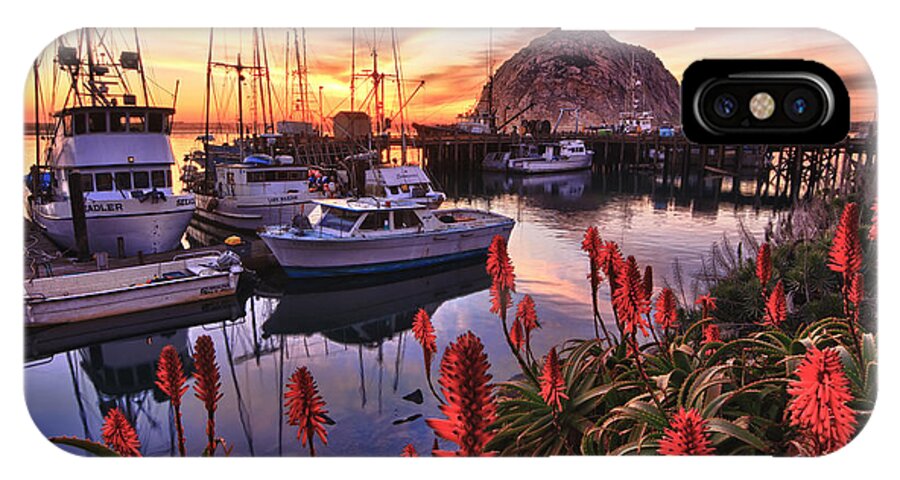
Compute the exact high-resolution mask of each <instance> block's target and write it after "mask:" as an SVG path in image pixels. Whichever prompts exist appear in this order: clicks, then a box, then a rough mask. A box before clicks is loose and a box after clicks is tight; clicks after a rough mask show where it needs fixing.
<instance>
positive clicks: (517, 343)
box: [509, 317, 525, 350]
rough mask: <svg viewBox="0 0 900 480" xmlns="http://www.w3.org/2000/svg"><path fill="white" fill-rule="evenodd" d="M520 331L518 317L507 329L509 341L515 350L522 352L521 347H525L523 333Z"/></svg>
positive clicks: (520, 323) (520, 324) (520, 326)
mask: <svg viewBox="0 0 900 480" xmlns="http://www.w3.org/2000/svg"><path fill="white" fill-rule="evenodd" d="M522 330H523V328H522V322H521V321H520V320H519V317H516V319H515V320H513V323H512V326H510V327H509V340H510V341H512V344H513V346H514V347H516V350H522V347H524V346H525V332H523V331H522Z"/></svg>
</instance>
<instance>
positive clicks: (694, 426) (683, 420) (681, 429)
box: [659, 407, 715, 455]
mask: <svg viewBox="0 0 900 480" xmlns="http://www.w3.org/2000/svg"><path fill="white" fill-rule="evenodd" d="M714 452H715V449H713V447H712V446H711V445H710V440H709V433H708V432H707V421H706V419H704V418H703V417H701V416H700V414H699V413H697V410H695V409H693V408H692V409H690V410H685V409H684V407H681V408H680V409H678V412H676V413H675V415H674V416H673V417H672V421H671V422H670V423H669V427H668V428H666V429H665V430H663V438H662V439H661V440H660V441H659V453H661V454H663V455H711V454H713V453H714Z"/></svg>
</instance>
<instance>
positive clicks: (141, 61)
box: [134, 28, 150, 107]
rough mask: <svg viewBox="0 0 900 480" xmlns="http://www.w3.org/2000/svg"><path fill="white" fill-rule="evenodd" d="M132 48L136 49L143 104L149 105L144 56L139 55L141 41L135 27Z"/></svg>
mask: <svg viewBox="0 0 900 480" xmlns="http://www.w3.org/2000/svg"><path fill="white" fill-rule="evenodd" d="M134 48H135V50H136V51H137V57H138V70H139V71H140V72H141V89H142V90H143V92H144V106H145V107H149V106H150V93H149V92H148V91H147V77H146V76H144V58H143V55H141V41H140V39H138V32H137V28H135V29H134Z"/></svg>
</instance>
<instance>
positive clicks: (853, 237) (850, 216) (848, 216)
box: [828, 202, 862, 288]
mask: <svg viewBox="0 0 900 480" xmlns="http://www.w3.org/2000/svg"><path fill="white" fill-rule="evenodd" d="M858 229H859V207H857V205H856V204H855V203H853V202H851V203H848V204H847V206H846V207H844V213H842V214H841V220H840V222H839V223H838V228H837V231H836V232H835V234H834V241H833V242H832V244H831V251H830V252H829V253H828V258H829V260H830V263H829V264H828V268H830V269H831V270H833V271H835V272H839V273H840V274H841V275H842V276H843V278H844V284H845V287H846V288H849V286H850V282H851V281H852V279H853V276H854V275H856V273H857V272H859V270H860V268H861V267H862V247H861V246H860V243H859V230H858Z"/></svg>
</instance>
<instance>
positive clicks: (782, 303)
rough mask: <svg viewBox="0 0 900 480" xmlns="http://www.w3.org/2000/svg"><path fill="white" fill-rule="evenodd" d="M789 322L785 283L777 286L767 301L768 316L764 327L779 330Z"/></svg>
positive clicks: (780, 282) (779, 282)
mask: <svg viewBox="0 0 900 480" xmlns="http://www.w3.org/2000/svg"><path fill="white" fill-rule="evenodd" d="M785 320H787V301H786V300H785V296H784V283H782V281H781V280H779V281H778V283H776V284H775V289H774V290H772V294H771V295H769V300H768V301H766V316H765V321H764V322H763V325H768V326H770V327H775V328H778V327H779V326H781V324H782V323H784V321H785Z"/></svg>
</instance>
